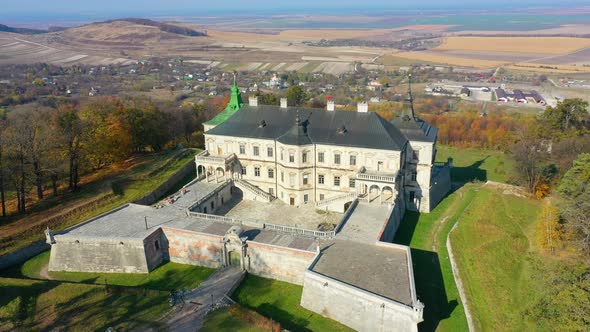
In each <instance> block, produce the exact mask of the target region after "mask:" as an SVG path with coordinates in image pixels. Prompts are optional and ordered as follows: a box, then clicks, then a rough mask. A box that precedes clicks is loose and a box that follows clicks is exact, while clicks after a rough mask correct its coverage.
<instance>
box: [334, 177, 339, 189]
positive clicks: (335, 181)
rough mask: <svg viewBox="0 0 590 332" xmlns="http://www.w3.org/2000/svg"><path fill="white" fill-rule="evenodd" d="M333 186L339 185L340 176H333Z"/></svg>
mask: <svg viewBox="0 0 590 332" xmlns="http://www.w3.org/2000/svg"><path fill="white" fill-rule="evenodd" d="M334 186H335V187H340V177H339V176H335V177H334Z"/></svg>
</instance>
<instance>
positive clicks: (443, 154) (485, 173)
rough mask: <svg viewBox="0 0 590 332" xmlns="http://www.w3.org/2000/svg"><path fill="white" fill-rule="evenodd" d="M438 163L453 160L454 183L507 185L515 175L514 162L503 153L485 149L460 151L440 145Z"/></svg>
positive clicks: (437, 156) (452, 177)
mask: <svg viewBox="0 0 590 332" xmlns="http://www.w3.org/2000/svg"><path fill="white" fill-rule="evenodd" d="M437 148H438V153H437V155H436V161H447V159H448V158H449V157H452V158H453V169H452V170H451V179H452V181H454V182H469V181H473V180H479V181H483V182H485V181H488V180H489V181H496V182H502V183H506V182H508V180H509V175H510V174H514V172H513V170H514V162H513V161H512V160H511V158H510V157H509V156H507V155H506V154H504V153H503V152H501V151H496V150H484V149H460V148H456V147H452V146H448V145H439V146H438V147H437Z"/></svg>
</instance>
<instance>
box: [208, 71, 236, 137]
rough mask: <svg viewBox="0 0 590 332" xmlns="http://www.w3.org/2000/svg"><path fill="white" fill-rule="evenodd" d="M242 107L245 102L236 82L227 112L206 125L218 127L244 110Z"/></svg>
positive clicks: (224, 111)
mask: <svg viewBox="0 0 590 332" xmlns="http://www.w3.org/2000/svg"><path fill="white" fill-rule="evenodd" d="M242 106H244V102H243V101H242V95H241V94H240V88H239V87H238V84H237V83H236V81H235V80H234V84H233V85H232V87H231V98H230V100H229V103H228V104H227V106H226V107H225V110H223V112H221V113H219V114H217V115H216V116H215V117H214V118H213V119H211V120H209V121H207V122H205V124H207V125H214V126H217V125H219V124H221V123H224V122H225V121H226V120H227V119H229V118H231V117H232V116H233V115H234V114H235V113H236V112H237V111H238V110H239V109H240V108H242Z"/></svg>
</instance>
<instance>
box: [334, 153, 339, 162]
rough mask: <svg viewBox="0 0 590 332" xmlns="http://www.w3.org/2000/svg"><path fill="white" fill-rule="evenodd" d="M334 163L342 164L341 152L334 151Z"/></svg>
mask: <svg viewBox="0 0 590 332" xmlns="http://www.w3.org/2000/svg"><path fill="white" fill-rule="evenodd" d="M334 164H336V165H340V154H339V153H334Z"/></svg>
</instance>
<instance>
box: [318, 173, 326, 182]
mask: <svg viewBox="0 0 590 332" xmlns="http://www.w3.org/2000/svg"><path fill="white" fill-rule="evenodd" d="M324 181H325V177H324V175H323V174H320V175H318V183H319V184H324Z"/></svg>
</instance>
